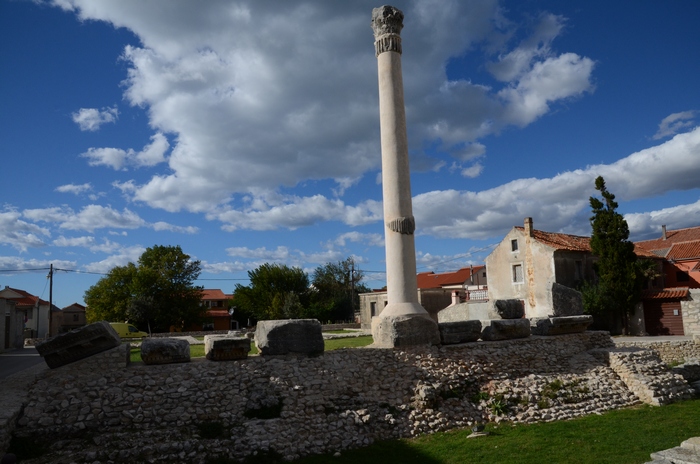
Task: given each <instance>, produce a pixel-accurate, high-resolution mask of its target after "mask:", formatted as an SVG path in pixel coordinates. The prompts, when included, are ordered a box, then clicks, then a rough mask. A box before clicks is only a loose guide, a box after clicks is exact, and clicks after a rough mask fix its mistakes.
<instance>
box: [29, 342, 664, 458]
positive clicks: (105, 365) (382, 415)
mask: <svg viewBox="0 0 700 464" xmlns="http://www.w3.org/2000/svg"><path fill="white" fill-rule="evenodd" d="M611 348H613V344H612V341H611V339H610V337H609V335H608V334H607V333H606V332H585V333H581V334H573V335H562V336H552V337H539V336H533V337H529V338H526V339H519V340H510V341H500V342H474V343H467V344H462V345H449V346H432V347H427V346H426V347H420V348H418V347H417V348H411V349H405V350H400V349H377V348H364V349H344V350H334V351H329V352H326V353H324V354H323V355H320V356H316V357H296V356H269V357H264V356H254V357H250V358H248V359H246V360H241V361H229V362H210V361H207V360H206V359H203V358H202V359H195V360H193V361H192V362H190V363H183V364H171V365H153V366H147V365H143V364H140V363H137V364H131V365H128V364H127V362H125V354H126V353H128V345H122V346H120V347H117V348H114V349H113V350H111V351H108V352H104V353H101V354H98V355H95V356H93V357H91V358H88V359H85V360H82V361H78V362H76V363H73V364H70V365H67V366H64V367H61V368H58V369H54V370H51V371H46V372H44V373H43V374H42V376H41V377H40V379H39V380H38V381H37V382H36V383H35V384H34V386H33V387H32V388H31V390H30V391H29V401H28V403H27V405H26V407H25V409H24V411H23V415H22V416H21V417H20V418H19V420H18V428H17V430H16V432H15V433H16V434H17V435H19V436H24V437H32V439H34V440H37V441H42V440H46V441H48V440H49V437H50V442H51V450H52V451H51V453H50V454H49V455H47V456H45V457H43V458H41V459H40V460H35V461H33V462H57V461H61V462H63V461H64V460H66V459H68V457H69V458H70V459H69V460H70V461H71V462H76V463H79V462H94V461H96V460H97V461H101V462H104V461H108V460H111V461H118V462H146V461H147V462H192V463H203V462H206V460H208V459H213V458H217V457H219V458H230V459H238V460H240V459H244V458H245V457H247V456H251V455H253V454H255V453H257V456H258V458H260V457H261V456H265V455H266V454H267V455H275V456H283V457H284V458H286V459H295V458H298V457H300V456H304V455H308V454H316V453H323V452H335V451H342V450H344V449H348V448H354V447H360V446H365V445H368V444H370V443H372V442H374V441H375V440H384V439H390V438H400V437H411V436H415V435H419V434H424V433H432V432H436V431H442V430H447V429H451V428H455V427H466V426H471V425H473V424H475V423H480V422H485V421H496V422H499V421H512V422H515V423H518V422H521V423H529V422H537V421H552V420H560V419H568V418H572V417H576V416H580V415H584V414H591V413H600V412H603V411H606V410H610V409H616V408H620V407H625V406H629V405H633V404H636V403H638V402H639V401H640V400H639V398H638V397H637V396H636V395H635V394H634V393H633V392H632V391H630V390H629V389H628V388H627V386H626V385H625V383H624V382H623V381H622V380H621V379H620V377H619V376H618V375H617V373H616V371H615V370H614V369H613V368H611V367H610V366H609V365H608V362H607V360H606V359H603V358H602V357H601V356H596V353H600V352H601V350H602V352H605V351H606V350H608V349H611ZM633 361H634V360H632V362H633ZM652 380H653V379H652ZM650 388H652V389H663V388H664V386H663V385H653V386H651V387H650ZM656 396H659V395H656ZM59 439H60V440H59ZM66 462H67V461H66ZM261 462H262V461H261Z"/></svg>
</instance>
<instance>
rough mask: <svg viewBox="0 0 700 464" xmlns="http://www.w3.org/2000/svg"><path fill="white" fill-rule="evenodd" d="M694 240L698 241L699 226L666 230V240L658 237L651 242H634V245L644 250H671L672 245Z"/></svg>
mask: <svg viewBox="0 0 700 464" xmlns="http://www.w3.org/2000/svg"><path fill="white" fill-rule="evenodd" d="M696 240H700V226H698V227H689V228H687V229H678V230H667V231H666V240H664V239H663V238H661V237H659V238H655V239H653V240H641V241H639V242H635V244H636V245H638V246H640V247H642V248H644V249H646V250H650V251H653V250H666V249H668V248H671V246H672V245H673V244H674V243H681V242H693V241H696ZM664 254H665V253H664Z"/></svg>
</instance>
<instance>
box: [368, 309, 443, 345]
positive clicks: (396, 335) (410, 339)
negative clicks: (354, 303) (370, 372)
mask: <svg viewBox="0 0 700 464" xmlns="http://www.w3.org/2000/svg"><path fill="white" fill-rule="evenodd" d="M372 337H373V338H374V345H373V346H376V347H379V348H395V347H404V346H415V345H439V344H440V331H439V330H438V326H437V324H436V323H435V321H433V320H432V319H431V318H430V316H428V315H427V314H426V315H425V316H423V315H419V314H413V315H401V316H389V317H373V318H372Z"/></svg>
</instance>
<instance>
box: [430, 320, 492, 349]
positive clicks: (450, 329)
mask: <svg viewBox="0 0 700 464" xmlns="http://www.w3.org/2000/svg"><path fill="white" fill-rule="evenodd" d="M438 329H439V330H440V341H441V342H442V344H443V345H452V344H455V343H469V342H475V341H477V340H478V339H479V338H480V337H481V321H459V322H443V323H438Z"/></svg>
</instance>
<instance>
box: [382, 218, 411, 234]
mask: <svg viewBox="0 0 700 464" xmlns="http://www.w3.org/2000/svg"><path fill="white" fill-rule="evenodd" d="M386 225H387V227H388V228H389V229H390V230H392V231H394V232H398V233H399V234H405V235H413V232H415V231H416V220H415V219H414V218H413V216H411V217H400V218H396V219H394V220H391V221H389V222H387V223H386Z"/></svg>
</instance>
